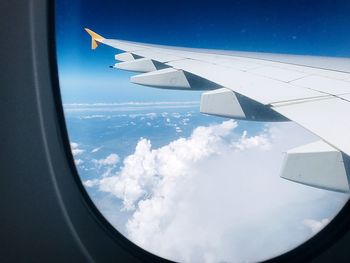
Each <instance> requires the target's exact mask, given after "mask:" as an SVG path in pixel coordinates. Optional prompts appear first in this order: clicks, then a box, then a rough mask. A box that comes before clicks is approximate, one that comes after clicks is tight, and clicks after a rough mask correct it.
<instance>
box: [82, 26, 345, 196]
mask: <svg viewBox="0 0 350 263" xmlns="http://www.w3.org/2000/svg"><path fill="white" fill-rule="evenodd" d="M85 30H86V31H87V32H88V33H89V34H90V35H91V37H92V48H93V49H95V48H96V47H97V46H98V45H99V44H101V43H103V44H105V45H108V46H111V47H113V48H116V49H118V50H121V51H123V52H124V53H120V54H117V55H116V57H115V58H116V60H119V61H122V62H119V63H116V64H115V65H114V66H113V67H115V68H118V69H124V70H130V71H135V72H139V73H140V74H138V75H136V76H133V77H132V78H131V82H133V83H136V84H140V85H145V86H152V87H158V88H166V89H183V90H206V92H204V93H203V95H202V99H201V106H200V107H201V112H203V113H206V114H212V115H218V116H224V117H231V118H237V119H246V120H257V121H286V120H292V121H294V122H296V123H298V124H300V125H301V126H303V127H304V128H305V129H307V130H309V131H311V132H312V133H314V134H316V135H317V136H319V137H320V140H321V141H320V142H319V143H317V144H312V145H311V146H310V145H307V146H305V147H298V149H293V150H291V151H290V152H288V153H287V155H286V158H285V164H284V167H285V169H283V170H282V175H281V176H282V177H284V178H286V179H289V180H293V181H297V182H300V183H304V184H308V185H312V186H316V187H320V188H324V189H331V190H336V191H343V192H344V191H345V192H348V191H349V183H348V182H349V180H348V175H349V163H348V159H349V156H350V59H348V58H333V57H316V56H298V55H284V54H270V53H250V52H231V51H217V50H204V49H191V48H179V47H171V46H160V45H150V44H143V43H136V42H129V41H122V40H115V39H106V38H103V37H102V36H100V35H98V34H96V33H94V32H93V31H91V30H89V29H85ZM319 145H325V146H324V147H319ZM310 156H311V159H310V158H309V157H310ZM308 158H309V159H310V160H311V161H310V162H309V161H308V162H305V160H309V159H308ZM320 160H322V162H319V161H320ZM325 160H326V162H325ZM316 164H317V165H316ZM329 164H331V165H329ZM313 166H314V168H313ZM316 166H317V167H316ZM323 166H327V167H323ZM291 167H293V169H292V168H291ZM329 167H333V168H329ZM326 168H327V169H326ZM320 169H321V170H322V169H323V170H322V171H325V169H326V171H328V172H327V174H325V173H324V172H320V171H321V170H320ZM329 176H334V180H333V179H332V180H330V179H329ZM344 182H345V183H344Z"/></svg>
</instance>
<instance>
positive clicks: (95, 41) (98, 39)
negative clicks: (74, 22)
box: [84, 27, 105, 49]
mask: <svg viewBox="0 0 350 263" xmlns="http://www.w3.org/2000/svg"><path fill="white" fill-rule="evenodd" d="M84 29H85V31H86V32H88V34H89V35H90V36H91V49H95V48H97V47H98V45H99V44H100V43H102V41H103V40H104V39H105V38H104V37H103V36H100V35H99V34H96V33H95V32H94V31H92V30H90V29H88V28H86V27H85V28H84Z"/></svg>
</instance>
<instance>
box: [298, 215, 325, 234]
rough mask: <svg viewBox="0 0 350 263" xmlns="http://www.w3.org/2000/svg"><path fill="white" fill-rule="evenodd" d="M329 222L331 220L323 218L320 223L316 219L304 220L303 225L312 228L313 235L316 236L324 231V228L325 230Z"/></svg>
mask: <svg viewBox="0 0 350 263" xmlns="http://www.w3.org/2000/svg"><path fill="white" fill-rule="evenodd" d="M329 221H330V220H329V219H328V218H323V219H322V220H320V221H318V220H314V219H304V221H303V224H304V225H305V226H307V227H308V228H310V230H311V232H312V233H313V234H316V233H317V232H319V231H320V230H322V228H324V227H325V226H326V225H327V224H328V223H329Z"/></svg>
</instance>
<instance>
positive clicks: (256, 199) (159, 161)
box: [85, 120, 347, 262]
mask: <svg viewBox="0 0 350 263" xmlns="http://www.w3.org/2000/svg"><path fill="white" fill-rule="evenodd" d="M236 127H237V123H236V122H234V121H232V120H230V121H225V122H222V123H221V124H218V125H211V126H207V127H198V128H196V129H195V130H194V131H193V132H192V135H191V136H190V137H188V138H180V139H178V140H175V141H173V142H171V143H169V144H167V145H165V146H163V147H160V148H157V149H152V145H151V141H149V140H147V139H145V138H141V139H140V140H139V142H138V143H137V146H136V148H135V152H134V153H133V154H132V155H129V156H128V157H126V158H125V159H124V161H123V165H122V167H121V169H120V171H118V172H117V173H115V174H113V173H110V174H104V175H103V177H101V178H99V179H96V180H93V181H89V182H85V185H86V186H89V187H92V186H97V187H98V188H99V190H100V191H103V192H107V193H110V194H112V195H113V196H115V197H117V198H118V199H120V200H121V201H122V202H123V210H125V211H128V213H130V215H131V216H130V218H129V220H128V222H127V224H126V233H127V235H128V237H129V238H130V239H131V240H132V241H134V242H135V243H136V244H138V245H140V246H141V247H143V248H145V249H147V250H149V251H151V252H153V253H155V254H158V255H160V256H163V257H166V258H169V259H172V260H176V261H185V262H219V261H234V262H243V261H244V262H246V261H258V260H263V259H266V258H270V257H272V256H275V255H278V254H280V253H282V252H284V251H286V250H289V249H291V248H293V247H295V246H297V245H298V244H300V242H303V241H305V240H306V239H308V238H309V237H311V236H312V234H313V233H315V232H317V231H318V230H319V229H321V228H322V227H323V226H324V225H325V224H327V223H328V221H327V220H329V219H328V218H332V217H333V216H334V215H335V212H336V211H338V210H339V209H340V208H341V207H342V205H343V204H344V202H345V201H346V200H347V196H345V195H342V194H337V193H333V192H328V191H325V190H319V189H315V188H311V187H307V186H303V185H299V184H295V183H292V182H289V181H285V180H283V179H281V178H279V169H280V167H281V163H282V160H283V154H282V153H283V152H285V151H286V150H288V149H289V148H292V147H295V146H297V145H300V144H303V143H307V142H310V141H312V140H315V138H314V137H313V136H312V135H310V134H308V133H306V132H305V131H303V130H302V129H301V128H298V127H297V126H296V125H294V124H290V123H289V124H275V125H268V126H266V127H265V129H264V131H262V132H261V133H259V134H255V135H253V136H249V134H248V133H247V132H246V131H245V132H243V134H236V133H235V128H236ZM310 230H311V231H310ZM251 251H254V253H251Z"/></svg>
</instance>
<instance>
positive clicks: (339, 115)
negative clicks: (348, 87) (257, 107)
mask: <svg viewBox="0 0 350 263" xmlns="http://www.w3.org/2000/svg"><path fill="white" fill-rule="evenodd" d="M347 97H348V98H349V101H347V100H345V99H341V98H338V97H329V98H327V99H320V100H311V101H307V100H306V101H303V102H300V103H289V104H288V103H286V104H280V105H275V106H273V107H272V108H273V109H274V110H275V111H277V112H279V113H280V114H282V115H284V116H286V117H287V118H288V119H290V120H292V121H295V122H296V123H298V124H300V125H301V126H303V127H304V128H306V129H308V130H309V131H311V132H313V133H314V134H316V135H317V136H319V137H321V138H322V139H323V140H325V141H326V142H327V143H329V144H330V145H332V146H333V147H335V148H336V149H338V150H340V151H343V152H344V153H346V154H347V155H349V156H350V117H349V113H350V95H348V96H347Z"/></svg>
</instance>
